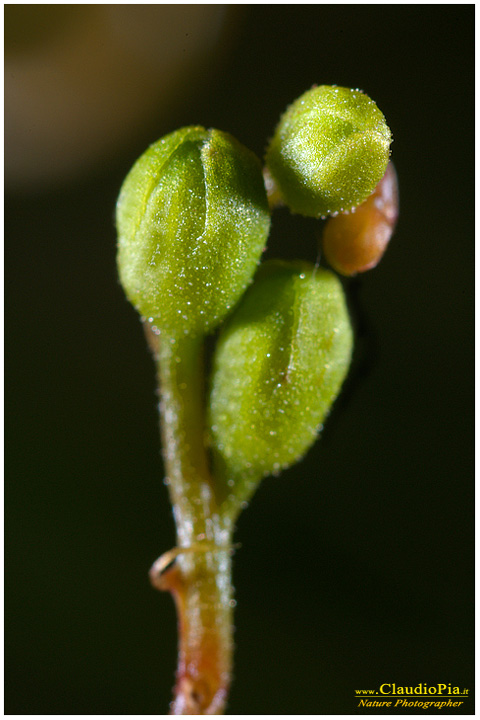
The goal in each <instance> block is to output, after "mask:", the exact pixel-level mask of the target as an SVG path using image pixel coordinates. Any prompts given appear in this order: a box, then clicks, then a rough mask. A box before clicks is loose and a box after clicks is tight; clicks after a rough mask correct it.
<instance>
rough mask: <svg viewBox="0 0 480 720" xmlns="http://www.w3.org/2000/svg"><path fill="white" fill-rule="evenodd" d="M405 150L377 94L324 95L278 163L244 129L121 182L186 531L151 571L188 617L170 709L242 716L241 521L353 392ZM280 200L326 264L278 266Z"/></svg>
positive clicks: (150, 162) (126, 244)
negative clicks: (231, 703) (307, 220)
mask: <svg viewBox="0 0 480 720" xmlns="http://www.w3.org/2000/svg"><path fill="white" fill-rule="evenodd" d="M391 141H392V137H391V133H390V129H389V127H388V126H387V123H386V121H385V118H384V116H383V114H382V112H381V111H380V109H379V108H378V107H377V105H376V104H375V102H374V101H373V100H371V99H370V98H369V97H368V96H367V95H366V94H365V93H364V92H362V91H360V90H356V89H354V90H352V89H349V88H344V87H337V86H326V85H320V86H314V87H312V88H311V89H310V90H307V92H305V93H304V94H303V95H302V96H301V97H299V98H298V99H297V100H295V101H294V102H293V103H292V104H291V105H290V106H289V107H288V108H287V110H286V111H285V112H284V113H283V114H282V115H281V117H280V119H279V122H278V125H277V127H276V129H274V130H273V133H272V139H271V141H270V142H269V145H268V147H267V150H266V154H265V159H264V164H262V162H261V161H260V159H259V158H257V157H256V156H255V155H254V153H252V152H251V151H250V150H249V149H248V148H246V147H244V146H243V145H242V144H241V143H240V142H239V141H238V140H237V139H235V138H234V137H232V136H231V135H229V134H228V133H227V132H224V131H223V130H217V129H205V128H204V127H200V126H190V127H184V128H181V129H179V130H176V131H174V132H171V133H170V134H168V135H166V136H165V137H163V138H161V139H160V140H158V141H157V142H155V143H154V144H153V145H151V147H150V148H148V150H147V151H146V152H145V153H144V154H143V155H142V156H141V157H140V158H139V160H137V162H136V163H135V164H134V166H133V168H132V169H131V171H130V172H129V174H128V176H127V178H126V179H125V181H124V184H123V186H122V189H121V192H120V197H119V199H118V203H117V230H118V272H119V276H120V281H121V283H122V286H123V288H124V290H125V293H126V296H127V298H128V299H129V301H130V302H131V303H132V305H133V306H134V307H135V308H136V310H137V311H138V313H139V315H140V317H141V322H142V323H143V327H144V330H145V335H146V338H147V342H148V345H149V347H150V349H151V351H152V353H153V357H154V359H155V363H156V367H157V373H158V386H159V391H160V397H161V402H160V426H161V439H162V450H163V458H164V467H165V473H166V477H165V481H164V482H165V483H166V485H167V486H168V490H169V494H170V499H171V503H172V508H173V515H174V519H175V524H176V532H177V537H176V544H175V547H174V548H173V549H172V550H169V551H167V552H165V553H164V554H163V555H161V556H160V558H159V559H158V560H157V561H156V562H155V563H154V564H153V566H152V568H151V570H150V580H151V582H152V584H153V586H154V587H156V588H158V589H160V590H166V591H169V592H170V593H171V594H172V597H173V600H174V602H175V605H176V610H177V615H178V633H179V639H178V663H177V671H176V682H175V688H174V697H173V701H172V703H171V706H170V714H176V715H188V714H199V715H202V714H205V715H212V714H222V713H223V712H224V710H225V708H226V706H227V702H228V692H229V687H230V684H231V678H232V668H233V659H232V657H233V608H234V606H235V600H234V597H233V589H232V580H231V576H232V555H233V550H234V548H235V539H234V530H235V524H236V521H237V519H238V516H239V514H240V513H241V511H242V510H243V509H244V508H245V507H246V505H247V504H248V503H249V502H250V500H251V498H252V496H253V494H254V492H255V489H256V488H257V486H258V484H259V483H260V482H261V480H262V479H263V478H264V477H266V476H270V475H274V476H276V475H279V474H280V473H281V472H282V470H284V469H286V468H288V467H290V466H291V465H293V464H294V463H297V462H299V461H300V460H301V459H302V457H303V456H304V455H305V453H306V452H307V451H308V450H309V448H310V447H311V446H312V445H313V443H314V442H315V441H316V440H317V438H318V435H319V432H320V430H321V428H322V427H323V424H324V423H325V421H326V418H327V416H328V414H329V411H330V408H331V407H332V404H333V403H334V401H335V399H336V397H337V396H338V394H339V393H340V391H341V387H342V383H343V381H344V379H345V377H346V375H347V373H348V370H349V365H350V361H351V355H352V347H353V343H354V338H353V333H352V327H351V323H350V319H349V314H348V310H347V303H346V299H345V292H344V283H345V282H346V280H345V279H342V278H346V277H351V276H353V275H356V274H357V273H360V272H364V271H366V270H369V269H371V268H373V267H375V266H376V265H377V264H378V262H379V261H380V259H381V257H382V255H383V253H384V252H385V250H386V248H387V246H388V242H389V240H390V237H391V235H392V233H393V231H394V228H395V224H396V221H397V216H398V188H397V178H396V174H395V169H394V167H393V164H392V162H391V161H390V144H391ZM280 206H285V207H286V208H288V209H289V210H290V212H291V213H293V214H299V215H303V216H307V217H311V218H315V219H316V222H317V223H318V226H319V228H320V229H321V230H322V231H323V235H322V241H321V248H320V254H319V259H318V261H317V263H315V264H312V263H310V262H307V261H306V260H305V259H302V258H301V257H300V258H298V260H296V261H293V262H292V261H288V262H287V261H285V260H282V258H280V257H279V258H277V259H273V260H269V261H266V262H262V253H263V252H264V249H265V247H266V245H267V243H268V241H269V233H270V223H271V216H272V214H273V213H274V212H275V210H276V209H277V208H278V207H280ZM314 242H316V240H314V238H312V243H314ZM339 275H340V276H342V278H341V277H339ZM212 333H215V347H214V350H213V357H212V358H211V362H209V363H208V367H211V372H210V373H209V375H210V376H209V377H206V372H205V367H206V364H205V362H204V351H205V348H204V346H205V340H206V337H207V336H208V335H210V334H212ZM154 451H155V448H152V452H154ZM159 473H160V469H159ZM169 681H170V679H169V678H163V679H162V682H165V683H168V682H169ZM320 702H321V700H320ZM159 711H161V708H159Z"/></svg>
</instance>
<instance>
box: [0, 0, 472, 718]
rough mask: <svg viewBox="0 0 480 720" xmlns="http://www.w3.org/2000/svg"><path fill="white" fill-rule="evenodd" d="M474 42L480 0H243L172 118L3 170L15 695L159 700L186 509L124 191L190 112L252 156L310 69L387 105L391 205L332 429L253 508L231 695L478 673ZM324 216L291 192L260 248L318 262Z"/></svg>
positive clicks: (148, 707)
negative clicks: (405, 1) (394, 214)
mask: <svg viewBox="0 0 480 720" xmlns="http://www.w3.org/2000/svg"><path fill="white" fill-rule="evenodd" d="M7 19H8V18H7ZM6 32H7V39H8V37H9V35H8V32H9V25H8V22H7V26H6ZM12 33H13V31H12ZM17 34H18V29H17ZM15 37H16V36H15V33H13V38H14V40H13V41H15ZM473 40H474V11H473V6H466V5H460V6H453V5H442V6H441V5H428V6H427V5H418V6H415V5H413V6H412V5H383V6H382V5H380V6H379V5H376V6H374V5H365V6H361V5H357V6H352V5H343V6H342V5H337V6H328V5H326V6H323V5H308V6H307V5H278V6H275V5H257V6H242V12H239V17H238V19H237V30H236V33H234V39H233V45H232V47H231V48H230V50H229V53H227V55H226V57H225V59H224V60H223V61H222V67H221V68H220V70H219V72H218V74H217V75H216V76H215V78H212V81H211V82H209V83H207V87H206V89H205V90H204V91H203V96H202V97H201V98H200V99H198V97H196V98H195V101H193V100H191V101H190V100H189V98H188V97H186V98H185V102H184V104H183V105H182V107H180V108H177V109H176V110H175V113H174V114H173V115H174V116H172V117H170V118H169V119H168V124H167V121H166V120H164V119H163V118H162V120H160V121H157V120H156V118H155V117H153V118H152V119H151V122H150V123H149V124H148V123H147V124H146V125H145V126H139V127H138V133H136V135H135V137H134V138H132V139H131V142H130V143H125V146H124V147H121V148H119V149H118V153H117V156H116V157H115V159H112V160H111V161H109V162H105V161H102V162H101V163H100V162H99V163H98V164H97V165H96V166H95V167H93V168H92V169H91V171H90V172H89V173H88V174H86V175H84V176H83V177H82V178H80V179H78V180H76V181H72V182H70V183H64V184H63V185H62V187H52V186H50V187H46V188H44V189H40V188H36V189H35V190H30V191H26V190H19V189H14V188H12V189H9V188H8V186H7V194H6V206H5V211H6V243H5V244H6V265H5V267H6V282H5V291H6V624H5V630H6V665H5V666H6V691H5V710H6V712H7V713H8V714H42V713H43V714H163V713H165V712H166V709H167V707H168V702H169V700H170V692H171V687H172V684H173V673H174V667H175V653H176V628H175V615H174V609H173V605H172V602H171V600H170V598H169V597H168V596H167V595H162V594H159V593H156V592H155V591H154V590H153V589H151V588H150V586H149V584H148V580H147V571H148V568H149V566H150V564H151V562H152V561H153V560H154V559H155V558H156V557H157V556H158V555H159V554H160V553H162V552H163V551H165V550H167V549H168V548H169V547H171V546H172V545H173V544H174V526H173V521H172V517H171V513H170V508H169V504H168V498H167V491H166V488H165V487H164V486H163V485H162V476H163V469H162V463H161V459H160V454H159V452H160V447H159V439H158V433H157V416H156V403H157V399H156V396H155V381H154V368H153V364H152V361H151V359H150V356H149V354H148V351H147V349H146V346H145V342H144V339H143V336H142V330H141V326H140V323H139V322H138V319H137V317H136V315H135V313H134V311H133V310H132V309H131V308H130V306H129V305H128V304H127V302H126V300H125V299H124V296H123V293H122V290H121V288H120V286H119V284H118V282H117V277H116V270H115V229H114V225H113V212H114V204H115V200H116V196H117V194H118V190H119V186H120V184H121V182H122V179H123V177H124V176H125V174H126V173H127V171H128V169H129V167H130V166H131V164H132V163H133V161H134V160H135V159H136V157H137V156H138V155H139V154H140V153H141V152H142V151H143V150H144V149H145V148H146V146H147V145H148V144H149V143H150V142H152V141H154V140H155V139H157V137H159V136H161V135H162V134H165V133H166V132H168V131H170V130H172V129H174V128H175V127H177V126H181V125H186V124H191V123H195V124H197V123H199V124H203V125H205V126H215V127H219V128H221V129H223V130H227V131H229V132H231V133H232V134H234V135H235V136H236V137H237V138H238V139H239V140H240V141H242V142H243V143H244V144H246V145H247V146H249V147H250V148H251V149H252V150H254V151H256V152H257V153H258V154H262V152H263V150H264V146H265V142H266V138H267V137H268V136H269V135H270V134H271V132H272V129H273V127H274V125H275V123H276V121H277V119H278V116H279V114H280V112H281V111H282V110H283V109H284V108H285V107H286V105H287V104H288V103H289V102H291V101H292V100H293V99H294V98H295V97H297V96H298V95H300V94H301V93H302V92H303V91H304V90H306V89H307V88H308V87H310V86H311V84H313V83H325V84H329V83H336V84H339V85H347V86H351V87H360V88H363V89H364V90H365V91H366V92H368V94H369V95H371V97H372V98H374V99H375V101H376V102H377V103H378V105H379V107H380V108H381V109H382V111H383V112H384V113H385V115H386V117H387V120H388V122H389V124H390V127H391V128H392V131H393V134H394V138H395V142H394V144H393V159H394V162H395V164H396V167H397V171H398V175H399V178H400V189H401V219H400V222H399V225H398V230H397V233H396V235H395V238H394V240H393V241H392V243H391V247H390V248H389V250H388V252H387V254H386V256H385V258H384V260H383V262H382V263H381V265H380V266H379V267H378V268H377V269H376V270H374V271H372V272H371V273H367V274H366V275H365V276H363V277H361V278H360V279H356V280H353V281H349V282H347V283H346V289H347V293H348V297H349V302H350V305H351V310H352V315H353V318H354V322H355V327H356V334H357V345H356V353H355V361H354V365H353V368H352V371H351V373H350V376H349V379H348V382H347V383H346V386H345V388H344V392H343V394H342V396H341V397H340V399H339V400H338V402H337V404H336V406H335V409H334V411H333V413H332V415H331V417H330V419H329V422H328V423H327V426H326V429H325V431H324V433H323V437H322V439H321V440H320V442H319V443H318V444H317V445H316V446H315V447H314V448H313V449H312V451H311V452H310V453H309V455H308V457H307V458H306V459H305V460H304V461H303V462H302V463H301V464H299V465H298V466H296V467H294V468H292V469H291V470H290V471H288V472H286V473H284V475H282V477H281V478H278V479H268V480H266V481H265V482H264V483H263V485H262V487H261V488H260V489H259V491H258V492H257V494H256V496H255V497H254V499H253V501H252V503H251V506H250V507H249V508H248V510H246V511H245V512H244V514H243V516H242V517H241V519H240V522H239V526H238V531H237V533H236V541H238V542H239V543H241V546H242V547H241V549H240V550H239V551H238V552H237V554H236V557H235V566H234V584H235V587H236V596H237V600H238V606H237V608H236V612H235V622H236V628H237V630H236V644H237V649H236V669H235V680H234V684H233V688H232V693H231V701H230V706H229V712H230V713H237V714H254V713H260V714H294V713H298V714H308V713H311V714H341V713H347V714H354V713H355V712H356V704H357V703H356V702H354V699H353V694H354V690H355V689H363V688H376V687H378V685H379V684H381V683H382V682H394V683H396V684H397V685H413V684H415V685H416V684H418V683H419V682H422V683H427V684H429V685H433V684H436V683H451V684H452V685H458V686H460V687H461V688H462V689H463V688H464V687H466V688H470V691H471V692H472V691H473V539H472V535H473V339H474V336H473V332H474V330H473V264H474V241H473V208H474V198H473V179H474V178H473V150H474V148H473V97H474V86H473ZM7 47H8V45H7ZM99 71H101V69H99ZM315 232H316V224H315V223H314V222H313V221H307V220H303V219H301V218H292V217H290V216H289V215H288V213H287V212H285V211H279V212H278V213H276V214H275V216H274V221H273V231H272V235H271V239H270V243H269V247H270V249H269V252H268V254H269V256H276V255H282V256H284V257H294V256H301V257H304V258H308V259H311V260H312V261H314V260H315V258H316V246H315V237H314V236H315ZM443 712H444V711H443ZM460 712H462V713H465V712H470V713H471V712H473V705H468V706H467V705H464V706H463V707H462V708H461V709H460Z"/></svg>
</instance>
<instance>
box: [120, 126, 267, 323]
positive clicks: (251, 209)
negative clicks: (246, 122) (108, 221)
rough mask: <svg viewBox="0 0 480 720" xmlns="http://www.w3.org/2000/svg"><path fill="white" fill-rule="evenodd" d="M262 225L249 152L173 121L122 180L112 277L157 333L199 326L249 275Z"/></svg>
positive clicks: (234, 296)
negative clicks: (115, 268)
mask: <svg viewBox="0 0 480 720" xmlns="http://www.w3.org/2000/svg"><path fill="white" fill-rule="evenodd" d="M269 228H270V216H269V211H268V204H267V198H266V192H265V187H264V184H263V177H262V170H261V166H260V162H259V160H258V159H257V158H256V156H255V155H254V154H253V153H252V152H250V150H247V148H245V147H244V146H243V145H241V144H240V143H239V142H237V140H235V139H234V138H233V137H231V136H230V135H228V134H226V133H223V132H220V131H219V130H205V129H204V128H202V127H186V128H182V129H181V130H177V131H176V132H174V133H171V134H170V135H167V136H166V137H164V138H162V139H161V140H159V141H158V142H156V143H154V144H153V145H152V146H151V147H150V148H149V149H148V150H147V151H146V152H145V153H144V155H142V156H141V157H140V159H139V160H138V161H137V162H136V163H135V165H134V166H133V168H132V170H131V171H130V173H129V174H128V176H127V178H126V180H125V182H124V184H123V187H122V190H121V193H120V197H119V199H118V203H117V229H118V258H117V261H118V269H119V274H120V280H121V283H122V285H123V288H124V290H125V292H126V294H127V297H128V298H129V300H130V301H131V302H132V304H133V305H134V306H135V307H136V308H137V310H138V311H139V313H140V314H141V315H143V316H144V317H145V318H147V319H148V320H149V321H150V323H151V324H152V327H153V329H154V331H155V332H157V334H163V333H165V334H166V335H169V336H178V335H180V334H192V335H197V334H198V335H201V334H205V333H206V332H208V331H210V330H212V329H213V328H214V327H215V326H216V325H217V324H218V323H220V322H221V321H222V320H223V318H224V317H225V315H226V314H227V313H228V312H229V310H230V308H231V307H233V305H235V303H236V302H237V300H238V299H239V297H240V296H241V295H242V293H243V292H244V290H245V289H246V287H247V286H248V284H249V283H250V281H251V278H252V277H253V274H254V272H255V270H256V267H257V265H258V262H259V259H260V255H261V253H262V250H263V249H264V247H265V243H266V240H267V237H268V232H269Z"/></svg>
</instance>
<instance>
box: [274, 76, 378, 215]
mask: <svg viewBox="0 0 480 720" xmlns="http://www.w3.org/2000/svg"><path fill="white" fill-rule="evenodd" d="M391 140H392V138H391V133H390V130H389V128H388V126H387V124H386V122H385V118H384V116H383V114H382V113H381V112H380V110H379V109H378V107H377V106H376V104H375V103H374V102H373V100H371V99H370V98H369V97H368V96H367V95H365V94H364V93H362V92H361V91H360V90H350V89H349V88H343V87H335V86H329V85H321V86H319V87H315V88H312V89H311V90H308V91H307V92H306V93H304V94H303V95H302V96H301V97H300V98H298V100H296V101H295V102H294V103H293V104H292V105H290V107H289V108H288V109H287V110H286V112H285V113H284V114H283V115H282V117H281V119H280V122H279V124H278V126H277V128H276V131H275V135H274V137H273V139H272V141H271V143H270V145H269V148H268V150H267V155H266V163H267V165H268V168H269V170H270V173H271V175H272V177H273V178H274V180H275V182H276V183H277V185H278V188H279V190H280V193H281V195H282V196H283V199H284V201H285V203H286V205H287V206H288V207H289V208H290V209H291V210H292V211H293V212H295V213H299V214H301V215H307V216H312V217H321V216H326V215H329V214H331V213H333V212H338V211H343V210H350V209H351V208H352V207H355V206H356V205H359V204H360V203H361V202H363V200H365V199H366V198H367V197H368V196H369V195H370V194H371V193H372V192H373V190H374V189H375V186H376V185H377V183H378V182H379V181H380V180H381V178H382V177H383V175H384V173H385V170H386V167H387V164H388V160H389V148H390V143H391Z"/></svg>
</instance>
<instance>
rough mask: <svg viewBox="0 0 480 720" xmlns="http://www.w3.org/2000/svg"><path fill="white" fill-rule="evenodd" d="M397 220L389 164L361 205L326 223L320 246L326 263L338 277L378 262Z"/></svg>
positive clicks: (394, 180)
mask: <svg viewBox="0 0 480 720" xmlns="http://www.w3.org/2000/svg"><path fill="white" fill-rule="evenodd" d="M397 218H398V183H397V174H396V172H395V168H394V166H393V163H391V162H390V163H389V164H388V167H387V170H386V172H385V175H384V176H383V178H382V179H381V180H380V182H379V183H378V185H377V187H376V188H375V190H374V191H373V193H372V194H371V195H370V197H368V198H367V199H366V200H365V202H363V203H362V204H361V205H359V206H358V207H357V208H355V210H353V211H352V212H349V213H341V214H339V215H337V216H336V217H332V218H330V219H329V220H328V222H327V223H326V225H325V228H324V231H323V238H322V247H323V252H324V254H325V258H326V260H327V261H328V263H329V264H330V265H331V266H332V267H333V268H334V269H335V270H336V271H337V272H339V273H340V274H341V275H356V274H357V273H359V272H365V271H366V270H371V269H372V268H374V267H375V266H376V265H377V264H378V263H379V262H380V260H381V258H382V256H383V253H384V252H385V250H386V248H387V245H388V243H389V241H390V238H391V236H392V234H393V231H394V229H395V225H396V223H397Z"/></svg>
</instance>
